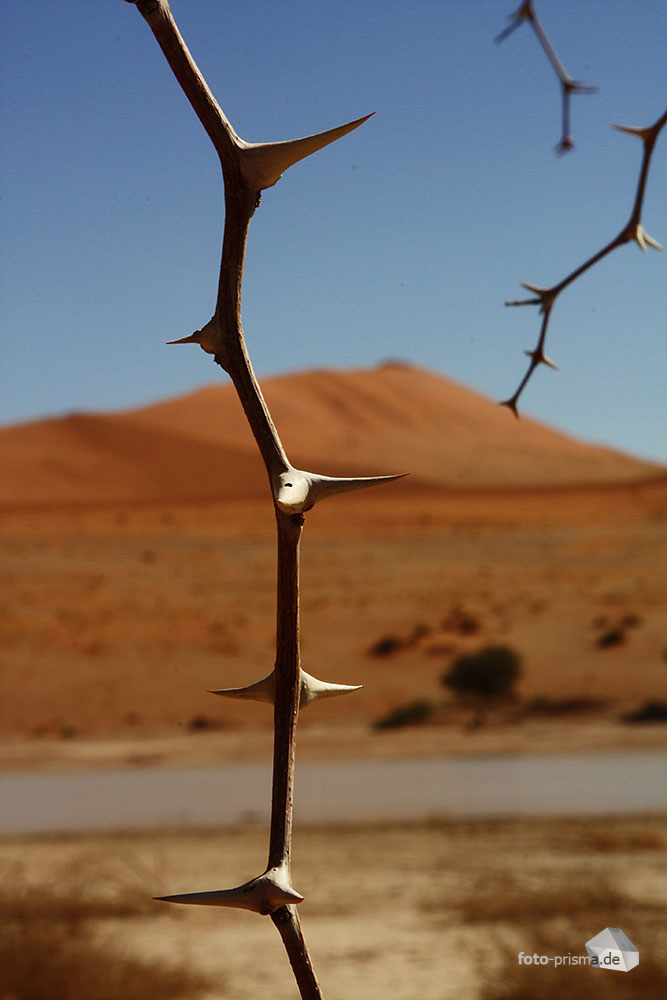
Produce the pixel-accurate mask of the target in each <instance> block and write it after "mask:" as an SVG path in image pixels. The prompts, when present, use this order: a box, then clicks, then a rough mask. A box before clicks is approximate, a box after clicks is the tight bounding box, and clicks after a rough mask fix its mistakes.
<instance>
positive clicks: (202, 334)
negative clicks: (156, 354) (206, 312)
mask: <svg viewBox="0 0 667 1000" xmlns="http://www.w3.org/2000/svg"><path fill="white" fill-rule="evenodd" d="M167 343H168V344H199V346H200V347H201V349H202V351H206V353H207V354H217V353H218V351H219V350H220V327H219V325H218V321H217V319H216V317H215V316H213V317H212V319H210V320H209V321H208V323H207V324H206V325H205V326H203V327H202V328H201V330H195V332H194V333H191V334H190V336H189V337H181V339H180V340H168V341H167Z"/></svg>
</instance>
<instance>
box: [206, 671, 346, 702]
mask: <svg viewBox="0 0 667 1000" xmlns="http://www.w3.org/2000/svg"><path fill="white" fill-rule="evenodd" d="M299 687H300V694H299V707H300V708H306V706H307V705H310V704H311V702H313V701H317V699H318V698H334V697H336V696H337V695H341V694H349V693H350V692H351V691H358V690H359V689H360V688H361V687H363V684H330V683H328V682H327V681H320V680H318V679H317V677H313V676H311V674H307V673H306V671H305V670H301V671H300V675H299ZM209 693H210V694H219V695H222V697H224V698H241V699H248V700H250V701H268V702H270V703H271V704H273V703H274V702H275V697H276V672H275V670H272V671H271V673H270V674H269V675H268V677H264V678H262V680H261V681H257V682H256V683H255V684H249V685H248V686H247V687H241V688H222V689H221V690H219V691H210V692H209Z"/></svg>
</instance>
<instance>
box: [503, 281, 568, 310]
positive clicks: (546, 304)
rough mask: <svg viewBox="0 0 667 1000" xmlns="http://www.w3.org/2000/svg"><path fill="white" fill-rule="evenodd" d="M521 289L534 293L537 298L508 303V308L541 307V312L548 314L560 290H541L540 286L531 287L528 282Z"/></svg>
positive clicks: (522, 283) (523, 282) (522, 284)
mask: <svg viewBox="0 0 667 1000" xmlns="http://www.w3.org/2000/svg"><path fill="white" fill-rule="evenodd" d="M521 287H522V288H525V289H527V291H529V292H534V293H535V295H536V296H537V298H535V299H515V300H513V301H511V302H506V303H505V305H506V306H536V305H539V307H540V312H541V313H543V312H546V311H547V309H550V308H551V306H552V305H553V302H554V299H555V298H556V296H557V295H558V288H557V287H556V288H540V286H539V285H529V284H527V282H525V281H522V282H521Z"/></svg>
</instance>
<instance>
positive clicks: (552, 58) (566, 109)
mask: <svg viewBox="0 0 667 1000" xmlns="http://www.w3.org/2000/svg"><path fill="white" fill-rule="evenodd" d="M509 18H510V22H511V23H510V24H509V25H508V26H507V27H506V28H505V30H504V31H501V32H500V34H499V35H498V36H497V37H496V42H502V41H503V40H504V39H505V38H507V37H508V35H511V34H512V32H513V31H516V29H517V28H518V27H519V26H520V25H521V24H523V22H524V21H528V22H529V23H530V24H531V25H532V28H533V31H534V32H535V34H536V35H537V38H538V41H539V43H540V45H541V46H542V48H543V49H544V51H545V52H546V55H547V58H548V60H549V62H550V63H551V65H552V66H553V69H554V71H555V73H556V76H557V77H558V81H559V83H560V88H561V95H562V100H563V110H562V134H561V137H560V142H558V143H557V145H556V146H554V151H555V152H556V153H557V154H558V155H562V154H563V153H567V152H568V150H570V149H574V141H573V139H572V136H571V134H570V98H571V97H572V94H595V93H597V90H598V88H597V87H587V86H584V84H583V83H581V82H580V81H579V80H573V79H572V77H571V76H570V75H569V73H568V72H567V71H566V70H565V67H564V66H563V64H562V62H561V61H560V59H559V58H558V56H557V55H556V50H555V49H554V47H553V45H552V44H551V42H550V41H549V39H548V37H547V34H546V32H545V30H544V28H543V27H542V25H541V24H540V21H539V19H538V16H537V14H536V13H535V8H534V7H533V0H524V2H523V3H522V4H521V6H520V7H519V9H518V10H516V11H515V12H514V13H513V14H510V15H509Z"/></svg>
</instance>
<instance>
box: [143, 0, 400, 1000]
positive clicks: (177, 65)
mask: <svg viewBox="0 0 667 1000" xmlns="http://www.w3.org/2000/svg"><path fill="white" fill-rule="evenodd" d="M126 2H128V3H133V2H134V3H135V5H136V7H137V9H138V10H139V12H140V13H141V14H142V16H143V17H144V19H145V20H146V22H147V23H148V24H149V26H150V28H151V30H152V31H153V34H154V35H155V38H156V39H157V41H158V44H159V45H160V48H161V49H162V52H163V53H164V56H165V58H166V60H167V62H168V63H169V65H170V67H171V69H172V70H173V72H174V75H175V76H176V79H177V80H178V82H179V84H180V85H181V88H182V89H183V91H184V93H185V94H186V96H187V98H188V100H189V101H190V104H191V105H192V107H193V109H194V111H195V114H196V115H197V117H198V118H199V120H200V121H201V123H202V125H203V126H204V128H205V130H206V132H207V134H208V135H209V138H210V139H211V141H212V143H213V145H214V147H215V149H216V151H217V153H218V156H219V158H220V163H221V166H222V174H223V181H224V188H225V225H224V234H223V245H222V260H221V263H220V278H219V282H218V294H217V300H216V308H215V312H214V314H213V316H212V318H211V319H210V320H209V321H208V323H206V324H205V325H204V326H203V327H202V328H201V329H198V330H195V332H194V333H193V334H190V335H189V336H187V337H183V338H181V339H180V340H178V341H171V343H194V344H199V345H200V347H201V348H202V349H203V350H204V351H205V352H206V353H207V354H211V355H213V357H214V360H215V361H216V362H217V364H219V365H220V366H221V367H222V368H224V369H225V371H227V372H228V374H229V376H230V378H231V380H232V382H233V384H234V387H235V389H236V392H237V394H238V396H239V399H240V401H241V404H242V406H243V409H244V411H245V414H246V417H247V419H248V423H249V424H250V428H251V430H252V433H253V435H254V437H255V440H256V442H257V445H258V448H259V451H260V454H261V456H262V459H263V461H264V465H265V467H266V471H267V474H268V478H269V483H270V486H271V492H272V496H273V503H274V509H275V516H276V530H277V541H278V573H277V577H278V579H277V595H278V596H277V626H276V660H275V667H274V670H273V673H272V674H271V675H269V677H267V678H264V679H263V680H262V681H260V682H258V683H257V684H254V685H250V686H249V688H247V689H244V691H243V693H240V692H239V690H238V689H237V690H233V691H229V690H223V691H220V692H214V693H218V694H227V695H230V694H231V695H233V696H237V697H239V696H244V695H245V696H248V697H263V698H266V697H269V698H272V699H273V700H274V703H275V704H274V756H273V785H272V803H271V826H270V837H269V854H268V863H267V867H266V869H265V871H264V872H262V874H261V875H258V876H257V877H256V878H254V879H251V880H250V881H249V882H246V883H244V884H243V885H240V886H237V887H235V888H233V889H222V890H214V891H211V892H195V893H185V894H179V895H171V896H162V897H159V898H161V899H163V900H166V901H169V902H177V903H186V904H203V905H209V906H227V907H239V908H242V909H249V910H253V911H255V912H257V913H261V914H264V915H268V914H270V915H271V916H272V918H273V920H274V923H275V924H276V926H277V927H278V930H279V931H280V934H281V937H282V939H283V942H284V944H285V948H286V950H287V953H288V956H289V959H290V963H291V965H292V968H293V971H294V974H295V977H296V980H297V984H298V986H299V991H300V993H301V996H302V998H304V1000H318V998H320V997H321V992H320V988H319V985H318V983H317V978H316V976H315V973H314V970H313V967H312V963H311V961H310V958H309V956H308V951H307V948H306V944H305V940H304V938H303V934H302V931H301V926H300V923H299V920H298V916H297V913H296V909H295V905H294V904H296V903H298V902H300V901H301V899H302V898H303V897H301V896H300V895H299V893H297V892H296V891H295V890H294V889H293V888H292V885H291V871H290V862H291V839H292V805H293V794H294V762H295V741H296V726H297V719H298V712H299V705H300V702H301V701H302V700H304V699H305V701H306V703H308V701H312V700H315V698H318V697H322V696H326V695H329V694H343V693H346V692H347V691H351V690H354V689H355V688H353V687H350V686H343V685H332V684H325V683H323V682H321V681H318V680H317V679H316V678H313V677H311V676H310V675H308V674H304V672H303V671H302V670H301V666H300V652H299V543H300V539H301V532H302V528H303V524H304V516H303V515H304V513H305V512H306V511H308V510H310V509H311V508H312V507H313V506H314V505H315V504H316V503H317V502H319V501H320V500H321V499H323V498H324V497H326V496H329V495H331V494H333V493H338V492H342V491H347V490H356V489H362V488H365V487H368V486H374V485H377V484H379V483H382V482H385V481H387V480H389V479H395V478H398V477H397V476H373V477H369V478H363V479H362V478H353V479H337V478H332V477H329V476H322V475H318V474H316V473H311V472H304V471H303V470H299V469H295V468H294V466H292V465H291V464H290V462H289V460H288V458H287V455H286V454H285V449H284V448H283V445H282V442H281V440H280V437H279V435H278V432H277V430H276V428H275V426H274V424H273V421H272V419H271V415H270V413H269V409H268V407H267V405H266V402H265V400H264V397H263V395H262V392H261V390H260V388H259V385H258V383H257V379H256V378H255V374H254V372H253V369H252V365H251V363H250V358H249V356H248V352H247V349H246V345H245V337H244V333H243V327H242V325H241V289H242V283H243V265H244V259H245V247H246V239H247V235H248V227H249V224H250V220H251V218H252V216H253V213H254V211H255V209H256V208H257V207H258V205H259V203H260V197H261V191H262V190H264V189H265V188H269V187H272V186H273V185H274V184H275V183H276V182H277V181H278V180H279V179H280V177H281V176H282V174H283V172H284V171H285V170H286V169H287V168H288V167H290V166H291V165H292V164H294V163H296V162H298V161H299V160H302V159H303V158H304V157H306V156H308V155H310V154H311V153H314V152H316V151H317V150H318V149H321V148H322V147H323V146H326V145H328V144H329V143H330V142H333V141H334V140H336V139H338V138H340V137H341V136H343V135H345V134H347V133H348V132H350V131H352V130H353V129H355V128H357V127H358V126H359V125H361V124H362V123H363V122H365V121H366V120H367V118H369V117H370V116H369V115H366V116H365V117H363V118H358V119H356V120H354V121H352V122H348V123H346V124H345V125H340V126H338V127H337V128H334V129H329V130H328V131H326V132H320V133H318V134H316V135H311V136H306V137H304V138H301V139H292V140H288V141H287V142H272V143H249V142H245V141H244V140H243V139H241V138H240V137H239V136H238V135H237V133H236V132H235V131H234V129H233V128H232V126H231V124H230V123H229V121H228V120H227V118H226V117H225V115H224V114H223V112H222V110H221V108H220V107H219V105H218V103H217V102H216V100H215V98H214V97H213V95H212V93H211V91H210V90H209V88H208V86H207V84H206V81H205V80H204V78H203V76H202V74H201V73H200V71H199V69H198V67H197V65H196V63H195V61H194V59H193V58H192V56H191V55H190V53H189V51H188V49H187V47H186V45H185V42H184V41H183V38H182V37H181V35H180V33H179V31H178V28H177V26H176V23H175V21H174V19H173V17H172V14H171V11H170V9H169V3H168V0H126ZM249 692H250V694H249Z"/></svg>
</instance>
